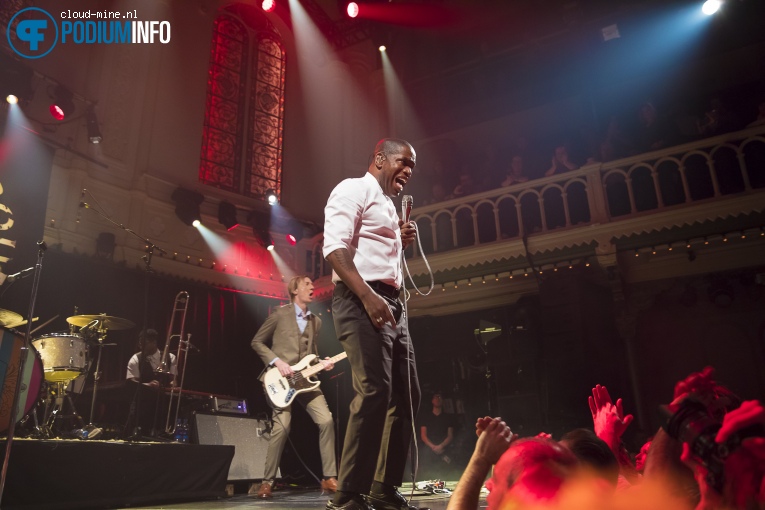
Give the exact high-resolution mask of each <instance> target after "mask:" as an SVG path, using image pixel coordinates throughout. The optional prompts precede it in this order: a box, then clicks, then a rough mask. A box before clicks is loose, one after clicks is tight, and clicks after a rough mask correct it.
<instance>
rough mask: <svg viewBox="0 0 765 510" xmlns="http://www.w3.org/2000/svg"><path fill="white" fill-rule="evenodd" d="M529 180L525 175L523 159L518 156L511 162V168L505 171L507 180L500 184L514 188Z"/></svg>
mask: <svg viewBox="0 0 765 510" xmlns="http://www.w3.org/2000/svg"><path fill="white" fill-rule="evenodd" d="M528 180H529V178H528V177H526V175H525V174H524V173H523V157H521V156H519V155H517V154H516V155H515V156H513V157H512V159H511V160H510V166H509V167H508V169H507V170H506V171H505V180H503V181H502V182H501V183H500V186H502V187H505V186H512V185H513V184H518V183H521V182H527V181H528Z"/></svg>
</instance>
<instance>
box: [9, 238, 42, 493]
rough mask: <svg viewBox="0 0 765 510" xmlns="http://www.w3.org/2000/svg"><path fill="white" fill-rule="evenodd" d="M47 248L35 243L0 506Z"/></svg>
mask: <svg viewBox="0 0 765 510" xmlns="http://www.w3.org/2000/svg"><path fill="white" fill-rule="evenodd" d="M47 249H48V246H47V245H46V244H45V241H43V240H40V241H37V263H36V264H35V274H34V280H33V281H32V292H31V295H30V297H29V311H28V312H27V313H28V315H27V331H26V335H24V345H23V346H22V348H21V354H20V356H19V371H18V374H19V376H18V378H17V379H16V388H15V390H14V392H13V405H12V406H11V419H10V423H9V426H8V438H7V439H6V442H5V457H4V458H3V467H2V470H1V471H0V504H2V500H3V491H4V490H5V477H6V475H7V474H8V461H9V460H10V456H11V446H13V433H14V432H15V430H16V416H17V410H18V408H19V404H20V402H19V394H20V393H21V381H23V380H24V368H25V367H26V361H27V355H28V353H29V350H30V349H31V348H32V346H31V345H30V341H31V336H32V335H31V331H32V318H33V317H34V316H35V315H34V313H35V302H36V301H37V290H38V288H39V286H40V273H41V272H42V260H43V255H45V250H47Z"/></svg>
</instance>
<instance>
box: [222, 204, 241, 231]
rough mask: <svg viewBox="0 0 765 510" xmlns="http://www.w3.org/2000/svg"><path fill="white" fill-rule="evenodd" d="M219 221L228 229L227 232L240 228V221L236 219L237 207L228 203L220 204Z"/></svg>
mask: <svg viewBox="0 0 765 510" xmlns="http://www.w3.org/2000/svg"><path fill="white" fill-rule="evenodd" d="M218 221H219V222H220V224H221V225H223V226H224V227H226V230H233V229H235V228H236V227H238V226H239V221H238V220H237V219H236V206H235V205H234V204H232V203H231V202H226V201H223V202H221V203H220V204H218Z"/></svg>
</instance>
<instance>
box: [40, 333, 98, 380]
mask: <svg viewBox="0 0 765 510" xmlns="http://www.w3.org/2000/svg"><path fill="white" fill-rule="evenodd" d="M32 345H34V347H35V349H37V352H39V353H40V358H42V364H43V367H44V368H45V380H47V381H50V382H67V381H71V380H72V379H74V378H75V377H77V376H79V375H80V374H82V373H84V372H87V368H88V344H87V342H85V340H84V339H83V338H82V337H81V336H80V335H72V334H70V333H52V334H50V335H46V336H41V337H39V338H37V339H35V340H33V341H32Z"/></svg>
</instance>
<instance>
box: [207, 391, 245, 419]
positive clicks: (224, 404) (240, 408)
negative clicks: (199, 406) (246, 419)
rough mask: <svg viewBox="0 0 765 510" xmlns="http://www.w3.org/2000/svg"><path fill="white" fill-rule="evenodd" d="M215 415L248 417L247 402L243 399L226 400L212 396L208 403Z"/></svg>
mask: <svg viewBox="0 0 765 510" xmlns="http://www.w3.org/2000/svg"><path fill="white" fill-rule="evenodd" d="M208 406H209V409H210V411H211V412H213V413H228V414H243V415H245V416H247V415H248V414H249V413H248V412H247V400H246V399H243V398H225V397H218V396H215V395H210V401H209V403H208Z"/></svg>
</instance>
